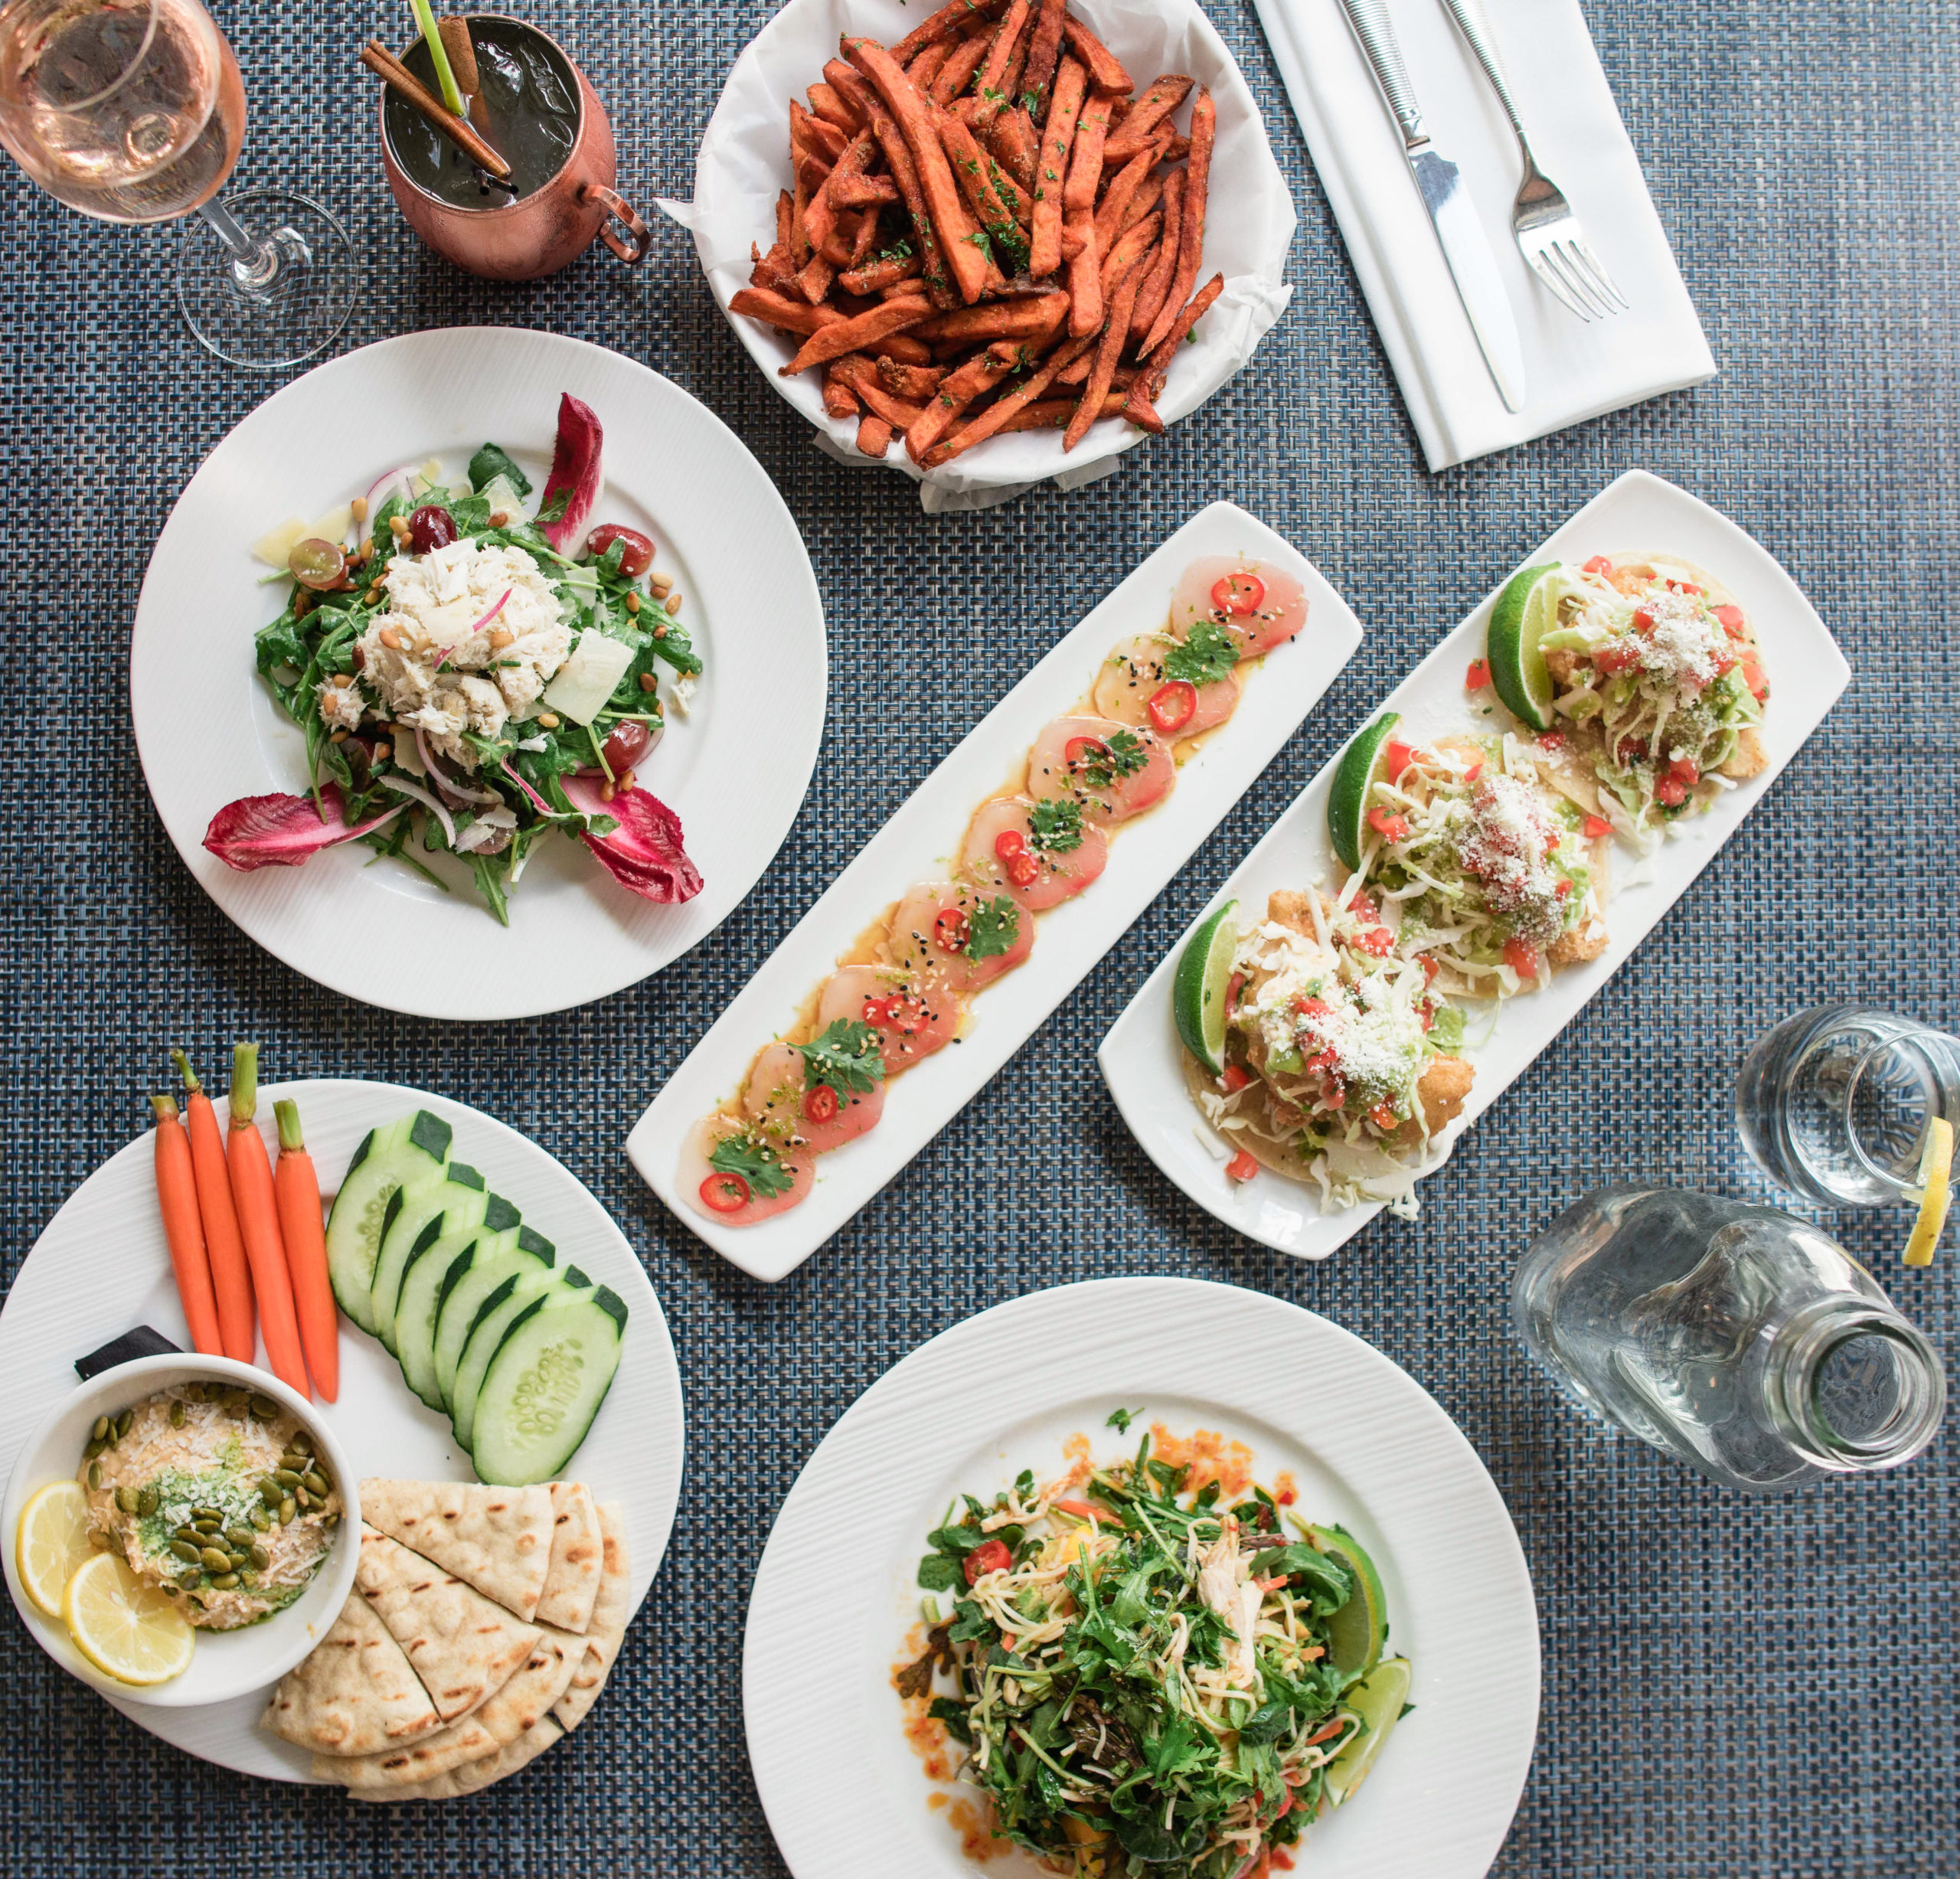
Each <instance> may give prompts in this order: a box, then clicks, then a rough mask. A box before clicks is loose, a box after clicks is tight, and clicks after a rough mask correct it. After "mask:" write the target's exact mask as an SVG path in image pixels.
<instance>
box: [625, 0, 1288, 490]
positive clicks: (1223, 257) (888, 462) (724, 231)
mask: <svg viewBox="0 0 1960 1879" xmlns="http://www.w3.org/2000/svg"><path fill="white" fill-rule="evenodd" d="M933 10H934V9H933V5H932V4H931V0H924V3H923V4H914V5H908V4H907V3H906V0H789V4H788V5H786V6H785V7H783V8H782V9H781V11H779V12H778V13H777V14H776V15H775V16H774V18H772V19H771V20H770V21H769V24H768V25H766V26H765V27H764V28H763V30H762V31H760V32H759V33H758V34H756V37H755V38H753V40H751V41H750V43H749V44H748V45H747V46H746V47H744V48H743V52H742V54H741V56H740V57H739V58H738V59H737V60H736V61H735V65H734V68H733V70H731V71H730V74H728V83H727V87H725V88H724V90H723V92H722V94H721V98H720V102H719V103H717V105H716V106H715V107H714V116H712V117H711V118H710V119H709V120H708V126H707V132H706V133H705V134H704V136H703V137H702V139H701V149H700V151H699V152H698V153H697V155H696V157H695V159H694V201H693V202H692V203H683V202H663V203H662V204H661V208H664V209H665V210H666V211H667V212H668V214H670V215H671V216H673V217H675V219H676V220H677V221H680V222H682V223H683V224H685V225H686V226H687V227H689V228H691V229H692V230H694V247H695V250H696V252H697V253H698V254H699V256H700V257H701V267H702V270H703V271H704V273H706V274H707V281H708V286H709V287H710V289H711V290H712V291H713V292H714V298H715V301H716V303H717V305H718V306H720V309H721V310H722V312H724V313H725V314H727V315H728V322H729V324H730V325H731V326H733V328H734V329H735V334H736V337H737V338H739V339H740V341H741V342H742V344H743V346H744V347H746V348H747V350H748V353H749V356H750V358H753V360H754V361H756V364H757V365H758V366H759V367H760V368H762V370H763V373H764V374H766V377H767V378H768V381H769V384H772V385H773V386H774V387H776V390H777V391H779V392H781V393H782V395H783V397H786V398H787V399H788V400H789V402H790V403H791V404H793V405H794V406H795V407H796V408H797V410H799V411H801V412H802V413H803V415H804V416H805V417H807V418H808V420H810V422H811V423H812V424H814V425H815V426H816V427H817V430H818V436H819V437H820V439H821V440H822V442H823V444H824V446H825V448H826V449H828V450H829V451H830V453H831V455H832V456H837V457H840V458H841V459H843V460H844V461H845V462H850V463H854V464H867V465H868V464H872V463H877V462H882V463H883V464H884V466H885V467H886V468H887V469H896V470H900V471H903V472H904V474H906V475H908V476H911V477H913V478H916V479H920V480H923V482H926V483H928V484H930V485H934V486H935V487H936V488H937V489H940V490H943V491H949V492H953V493H954V494H955V495H972V493H973V492H984V491H988V490H992V491H994V492H996V493H997V495H1000V496H1005V495H1012V494H1014V492H1016V491H1017V490H1018V489H1023V488H1025V487H1026V486H1027V485H1028V484H1030V483H1034V482H1040V480H1041V479H1042V478H1044V477H1045V476H1055V477H1058V478H1060V479H1062V481H1063V483H1064V484H1065V485H1066V486H1068V487H1071V488H1072V487H1073V486H1074V485H1076V483H1078V482H1088V481H1090V480H1092V479H1093V478H1094V477H1095V476H1096V475H1100V474H1102V473H1103V472H1104V471H1106V470H1109V469H1114V468H1115V467H1116V458H1117V457H1118V456H1119V455H1120V454H1121V453H1122V452H1124V451H1125V450H1128V449H1132V448H1133V447H1134V446H1135V445H1137V444H1138V443H1142V441H1143V440H1144V438H1145V436H1148V433H1147V432H1144V431H1140V430H1137V429H1136V428H1135V426H1132V425H1129V424H1118V423H1101V424H1096V425H1093V426H1091V427H1090V430H1089V434H1088V435H1087V436H1086V437H1084V438H1083V440H1082V442H1081V443H1080V445H1079V446H1077V447H1076V449H1073V450H1070V451H1067V452H1064V451H1063V449H1062V437H1061V433H1060V432H1059V431H1022V432H1020V433H1018V434H1015V435H1013V436H1004V437H996V438H995V439H993V440H991V442H989V443H986V444H985V445H983V446H980V447H979V448H978V449H975V450H973V451H972V452H970V453H969V454H968V455H966V456H963V457H960V458H958V459H955V461H954V462H951V463H948V464H945V465H942V466H941V467H940V468H939V469H933V470H928V471H926V472H921V471H920V469H919V467H918V466H917V465H916V464H915V463H914V462H913V461H912V459H911V458H910V457H909V456H906V453H905V446H903V443H895V444H893V446H892V447H891V449H890V450H889V451H887V453H886V454H885V455H884V457H883V458H881V459H880V458H875V457H867V456H861V455H860V454H859V453H858V452H857V448H856V446H855V439H856V437H857V421H856V420H854V419H852V420H844V419H841V418H834V417H828V416H826V415H825V411H824V407H823V386H822V377H823V374H822V373H820V372H805V373H802V374H800V375H799V376H798V377H795V378H783V377H779V376H778V372H777V368H779V367H780V366H781V365H782V364H784V363H785V362H786V361H787V360H788V359H789V358H790V356H791V355H792V351H794V348H793V347H792V345H789V343H788V342H787V341H785V340H784V339H783V338H782V335H780V334H779V333H778V332H776V331H775V329H774V328H772V327H769V326H766V325H764V324H763V322H761V321H759V320H756V319H750V317H749V316H748V315H746V314H740V313H730V312H729V309H728V303H729V302H730V300H731V299H733V298H734V296H735V295H736V294H737V292H740V290H741V289H743V288H744V287H746V286H748V284H749V275H750V270H751V269H752V267H753V265H754V263H753V262H752V261H751V260H750V256H749V244H750V242H752V241H753V242H756V243H759V244H760V245H761V246H762V247H765V248H766V247H768V246H769V243H770V242H771V241H773V240H774V239H775V233H774V231H775V228H776V194H777V191H779V190H781V189H783V188H787V187H788V186H789V185H790V184H791V182H792V177H791V175H790V173H789V119H788V116H787V113H788V111H789V100H791V99H792V98H795V99H799V100H800V99H802V96H803V94H804V90H805V87H807V86H809V85H812V84H814V83H816V82H817V80H819V79H820V78H822V76H823V67H824V61H825V60H826V59H834V58H835V57H837V46H838V35H839V34H841V33H853V34H864V35H868V36H869V37H871V38H874V39H876V40H877V41H880V43H881V44H885V45H894V44H897V42H898V41H900V39H902V38H904V36H905V35H906V34H907V33H909V32H910V31H911V30H912V29H913V27H915V26H916V25H918V24H919V22H920V21H921V20H922V19H924V18H928V17H929V15H931V13H932V12H933ZM1076 11H1078V12H1080V14H1082V15H1083V17H1084V18H1086V20H1087V21H1088V22H1089V25H1090V26H1092V27H1093V28H1094V29H1095V30H1096V31H1097V32H1098V33H1099V34H1101V35H1102V36H1103V39H1104V41H1106V43H1107V44H1108V46H1109V50H1110V51H1112V52H1113V53H1115V54H1116V57H1118V58H1119V59H1121V60H1122V62H1123V65H1124V68H1125V70H1127V71H1128V72H1129V74H1130V76H1131V77H1132V78H1133V79H1135V80H1136V83H1137V86H1138V89H1139V90H1141V89H1142V87H1144V86H1145V85H1148V83H1150V81H1151V80H1152V79H1153V78H1155V77H1157V76H1158V74H1159V73H1162V72H1187V73H1189V74H1191V76H1193V77H1195V78H1196V79H1197V80H1198V81H1199V82H1200V83H1201V84H1204V85H1206V86H1207V87H1210V91H1211V96H1212V101H1213V103H1214V104H1215V105H1216V106H1217V111H1218V132H1217V145H1216V149H1215V150H1214V155H1213V158H1212V165H1211V184H1210V191H1209V193H1208V195H1207V210H1206V215H1205V225H1204V265H1203V266H1202V267H1201V268H1200V270H1199V271H1198V279H1199V280H1200V282H1201V283H1202V282H1204V281H1206V280H1208V279H1210V277H1211V276H1213V275H1214V273H1222V274H1223V276H1225V287H1224V291H1223V293H1221V294H1220V296H1219V299H1218V301H1217V304H1216V305H1215V306H1214V307H1213V308H1212V309H1211V311H1210V312H1208V313H1207V315H1205V316H1204V319H1202V320H1201V321H1200V322H1198V325H1197V339H1196V341H1195V342H1194V344H1192V345H1188V346H1186V347H1184V348H1181V351H1180V353H1179V355H1178V364H1177V365H1176V367H1175V368H1174V370H1173V371H1172V372H1171V377H1170V380H1169V382H1168V384H1166V386H1165V391H1164V396H1163V397H1161V399H1159V400H1158V407H1157V408H1158V410H1159V411H1161V413H1163V415H1164V418H1165V421H1166V422H1167V423H1175V422H1176V420H1178V419H1179V418H1181V417H1185V416H1187V414H1189V413H1191V412H1192V411H1194V410H1197V407H1199V406H1200V405H1201V404H1203V403H1204V400H1206V399H1207V398H1208V397H1210V396H1211V394H1213V393H1214V391H1217V389H1218V388H1219V387H1220V386H1221V385H1223V384H1224V383H1225V381H1227V379H1229V378H1230V377H1231V376H1232V375H1233V374H1234V373H1235V372H1236V371H1238V370H1239V369H1240V367H1241V366H1243V364H1245V363H1246V361H1247V360H1248V359H1249V358H1251V356H1252V353H1253V348H1254V347H1256V345H1258V344H1259V341H1260V340H1261V339H1262V338H1264V337H1265V335H1266V332H1268V331H1269V329H1270V328H1271V327H1272V324H1273V322H1275V321H1276V320H1277V319H1279V315H1281V314H1282V312H1284V311H1285V308H1286V305H1287V302H1288V301H1289V299H1290V298H1291V297H1292V289H1291V288H1290V287H1289V286H1287V285H1286V284H1285V278H1284V275H1285V266H1286V253H1287V250H1288V249H1289V247H1291V246H1292V240H1293V231H1294V229H1295V226H1296V224H1297V219H1298V218H1297V217H1296V216H1295V213H1294V209H1293V198H1292V192H1291V191H1289V189H1288V188H1287V187H1286V178H1285V176H1284V175H1282V174H1281V172H1280V168H1279V163H1278V162H1277V160H1276V158H1274V156H1273V154H1272V140H1271V139H1269V137H1268V136H1267V135H1266V124H1265V121H1264V119H1263V118H1262V117H1261V116H1260V115H1259V103H1258V101H1257V100H1256V99H1255V98H1254V97H1253V93H1252V88H1251V87H1250V86H1249V85H1248V84H1247V83H1246V77H1245V74H1244V73H1243V72H1242V71H1240V69H1239V64H1238V61H1237V60H1236V59H1234V58H1233V56H1232V54H1231V50H1230V47H1227V44H1225V42H1224V41H1223V40H1222V39H1221V38H1219V36H1218V32H1217V28H1215V27H1214V26H1213V25H1212V24H1211V21H1210V20H1209V19H1208V18H1206V16H1205V13H1204V8H1202V7H1201V6H1200V5H1198V4H1197V0H1159V4H1158V5H1153V6H1148V7H1139V6H1130V5H1119V4H1118V3H1117V0H1086V4H1082V3H1080V0H1078V5H1077V6H1076ZM1190 111H1191V107H1190V105H1189V103H1188V102H1187V103H1185V104H1184V105H1182V106H1179V108H1178V113H1177V123H1178V127H1179V128H1180V129H1184V128H1185V127H1186V126H1187V124H1188V122H1189V119H1190ZM982 499H983V500H984V498H982Z"/></svg>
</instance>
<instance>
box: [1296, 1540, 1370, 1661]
mask: <svg viewBox="0 0 1960 1879" xmlns="http://www.w3.org/2000/svg"><path fill="white" fill-rule="evenodd" d="M1305 1531H1306V1534H1307V1537H1308V1538H1309V1539H1310V1540H1312V1541H1313V1543H1314V1544H1315V1546H1317V1547H1319V1548H1320V1550H1321V1551H1322V1552H1323V1553H1325V1554H1327V1555H1328V1557H1329V1558H1331V1559H1338V1560H1340V1562H1341V1564H1342V1565H1344V1566H1345V1567H1348V1570H1350V1571H1351V1572H1352V1573H1354V1596H1353V1597H1352V1598H1351V1599H1350V1600H1348V1603H1346V1604H1345V1605H1344V1606H1341V1609H1339V1610H1338V1612H1335V1613H1333V1615H1332V1616H1330V1617H1329V1618H1328V1621H1327V1648H1328V1656H1329V1658H1331V1660H1332V1662H1333V1664H1334V1668H1335V1669H1337V1670H1342V1671H1356V1670H1358V1671H1363V1672H1364V1673H1365V1672H1367V1671H1371V1670H1373V1669H1374V1667H1375V1665H1377V1664H1378V1663H1379V1662H1380V1661H1381V1647H1382V1646H1383V1644H1385V1643H1386V1642H1387V1641H1388V1598H1387V1594H1386V1593H1384V1592H1383V1590H1382V1587H1381V1575H1380V1573H1378V1572H1377V1571H1376V1570H1375V1563H1374V1560H1371V1559H1370V1558H1369V1557H1368V1556H1367V1554H1366V1553H1364V1551H1362V1550H1361V1546H1360V1544H1359V1543H1358V1542H1357V1541H1356V1540H1355V1538H1354V1535H1353V1534H1351V1533H1349V1532H1348V1531H1347V1529H1346V1528H1343V1527H1309V1528H1307V1529H1306V1530H1305Z"/></svg>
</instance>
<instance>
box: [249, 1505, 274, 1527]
mask: <svg viewBox="0 0 1960 1879" xmlns="http://www.w3.org/2000/svg"><path fill="white" fill-rule="evenodd" d="M252 1524H253V1527H254V1528H256V1530H257V1531H259V1532H260V1533H264V1532H266V1531H267V1530H268V1529H269V1528H270V1527H271V1525H272V1524H273V1517H272V1515H270V1514H268V1513H267V1512H266V1510H265V1509H264V1508H263V1507H255V1508H253V1510H252Z"/></svg>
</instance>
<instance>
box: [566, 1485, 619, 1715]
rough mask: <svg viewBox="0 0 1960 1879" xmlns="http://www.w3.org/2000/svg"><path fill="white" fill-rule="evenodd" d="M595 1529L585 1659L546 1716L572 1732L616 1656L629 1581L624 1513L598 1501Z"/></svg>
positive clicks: (595, 1697) (616, 1505)
mask: <svg viewBox="0 0 1960 1879" xmlns="http://www.w3.org/2000/svg"><path fill="white" fill-rule="evenodd" d="M599 1531H600V1532H601V1533H602V1534H603V1536H604V1540H605V1560H604V1566H603V1570H602V1571H601V1573H600V1574H599V1596H597V1597H596V1599H595V1600H593V1607H592V1622H591V1624H590V1626H588V1627H587V1629H586V1634H585V1636H586V1651H585V1659H584V1662H582V1663H581V1664H580V1665H579V1667H578V1669H577V1672H576V1673H575V1674H574V1675H573V1678H572V1681H571V1683H570V1686H569V1687H568V1688H567V1690H566V1691H565V1694H563V1696H562V1697H560V1698H559V1699H558V1701H557V1704H556V1705H555V1706H554V1707H553V1709H552V1711H551V1714H553V1715H554V1716H555V1717H557V1719H558V1721H560V1723H561V1724H563V1726H564V1727H566V1728H567V1729H576V1728H577V1727H578V1726H579V1724H580V1723H581V1722H583V1721H584V1720H585V1714H586V1711H587V1710H589V1709H590V1708H591V1707H592V1706H593V1704H595V1703H596V1702H597V1701H599V1691H602V1690H603V1689H604V1688H606V1678H608V1677H609V1676H611V1675H612V1665H613V1664H614V1662H615V1661H616V1659H617V1658H618V1657H619V1646H620V1644H621V1643H622V1641H623V1640H624V1639H625V1637H626V1619H627V1617H628V1616H629V1612H630V1610H631V1607H632V1575H631V1573H630V1571H629V1561H628V1560H627V1557H626V1509H625V1508H622V1506H621V1505H619V1502H617V1501H606V1502H601V1503H600V1504H599Z"/></svg>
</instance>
